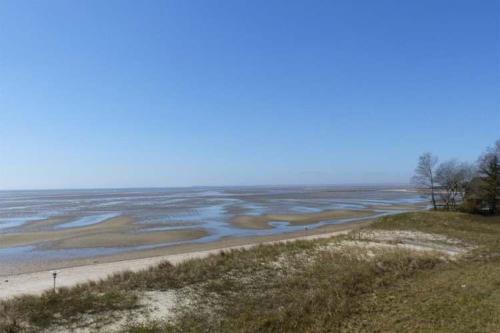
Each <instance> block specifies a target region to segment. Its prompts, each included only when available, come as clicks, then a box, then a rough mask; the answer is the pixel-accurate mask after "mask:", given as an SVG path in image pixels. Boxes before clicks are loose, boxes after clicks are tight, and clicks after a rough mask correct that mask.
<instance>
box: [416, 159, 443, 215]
mask: <svg viewBox="0 0 500 333" xmlns="http://www.w3.org/2000/svg"><path fill="white" fill-rule="evenodd" d="M437 162H438V158H437V157H436V156H434V155H432V154H431V153H424V154H422V155H421V156H420V157H419V159H418V165H417V167H416V168H415V175H414V176H413V178H412V182H413V183H414V184H415V185H416V186H417V187H418V188H421V189H425V190H428V191H430V192H431V201H432V206H433V208H434V209H436V208H437V207H436V197H435V179H434V178H435V172H434V168H435V167H436V164H437Z"/></svg>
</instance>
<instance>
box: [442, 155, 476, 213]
mask: <svg viewBox="0 0 500 333" xmlns="http://www.w3.org/2000/svg"><path fill="white" fill-rule="evenodd" d="M474 173H475V172H474V167H473V165H471V164H469V163H464V162H458V161H457V160H449V161H446V162H443V163H441V164H440V165H439V166H438V168H437V169H436V176H435V182H436V183H437V184H438V185H439V196H440V198H441V200H442V201H443V203H444V205H445V207H446V209H455V208H456V207H457V203H458V201H463V199H464V196H465V193H466V191H467V188H468V184H469V183H470V181H471V180H472V178H473V177H474Z"/></svg>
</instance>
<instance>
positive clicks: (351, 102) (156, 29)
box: [0, 0, 500, 189]
mask: <svg viewBox="0 0 500 333" xmlns="http://www.w3.org/2000/svg"><path fill="white" fill-rule="evenodd" d="M498 138H500V2H499V1H487V0H485V1H473V0H470V1H457V0H450V1H444V0H427V1H396V0H394V1H384V0H381V1H371V0H366V1H333V0H331V1H257V0H252V1H242V0H241V1H239V0H226V1H215V0H214V1H205V0H199V1H194V0H193V1H191V0H179V1H166V0H165V1H99V0H95V1H56V0H51V1H5V0H4V1H0V189H14V188H74V187H78V188H81V187H136V186H137V187H140V186H190V185H253V184H342V183H366V182H369V183H379V182H407V181H408V178H409V177H410V176H411V173H412V171H413V168H414V166H415V162H416V160H417V157H418V155H419V154H420V153H422V152H424V151H431V152H434V153H436V154H438V155H439V156H440V157H441V158H442V159H446V158H452V157H457V158H460V159H464V160H471V161H473V160H475V159H476V157H477V155H478V154H479V153H480V152H481V151H482V150H483V149H484V148H485V147H486V146H487V145H490V144H492V143H493V142H494V141H495V140H496V139H498Z"/></svg>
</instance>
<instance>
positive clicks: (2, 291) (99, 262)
mask: <svg viewBox="0 0 500 333" xmlns="http://www.w3.org/2000/svg"><path fill="white" fill-rule="evenodd" d="M368 223H371V221H367V220H365V221H361V222H352V223H348V224H340V225H327V226H324V227H321V228H318V229H314V230H304V231H300V232H293V233H286V234H279V235H272V236H262V237H243V238H236V237H231V238H225V239H222V240H219V241H216V242H213V243H203V244H200V243H199V244H184V245H179V246H174V247H169V248H159V249H154V250H147V251H137V252H129V253H122V254H119V255H113V256H106V257H99V258H86V259H75V260H67V261H59V262H54V261H51V262H38V263H36V264H28V265H23V266H17V267H15V268H13V269H14V271H13V272H12V273H10V274H2V275H0V277H1V278H0V298H2V299H3V298H8V297H12V296H16V295H20V294H39V293H41V292H43V291H44V290H47V289H50V288H51V287H52V283H53V280H52V270H54V269H57V270H58V277H57V286H59V287H63V286H64V287H69V286H73V285H75V284H78V283H84V282H86V281H89V280H98V279H103V278H106V277H107V276H108V275H110V274H112V273H115V272H120V271H124V270H131V271H139V270H142V269H146V268H148V267H150V266H152V265H156V264H158V263H160V262H162V261H165V260H168V261H170V262H172V263H173V264H177V263H180V262H182V261H185V260H188V259H191V258H203V257H206V256H208V255H210V254H216V253H219V252H220V251H222V250H230V249H242V248H249V247H252V246H256V245H259V244H272V243H275V242H283V241H294V240H301V239H302V240H307V239H318V238H328V237H332V236H335V235H339V234H343V233H347V232H349V231H350V230H352V229H354V228H358V227H361V226H364V225H367V224H368ZM21 272H23V273H21Z"/></svg>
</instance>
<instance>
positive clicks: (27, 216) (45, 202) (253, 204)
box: [0, 186, 426, 262]
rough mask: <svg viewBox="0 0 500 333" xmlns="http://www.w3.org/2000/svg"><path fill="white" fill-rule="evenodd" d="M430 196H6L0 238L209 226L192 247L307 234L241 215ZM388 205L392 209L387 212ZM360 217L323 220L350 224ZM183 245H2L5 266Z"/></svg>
mask: <svg viewBox="0 0 500 333" xmlns="http://www.w3.org/2000/svg"><path fill="white" fill-rule="evenodd" d="M425 200H426V198H424V197H422V196H420V195H418V194H416V193H412V192H406V191H401V189H398V191H391V190H388V188H386V187H335V186H330V187H298V186H297V187H223V188H180V189H179V188H177V189H175V188H170V189H129V190H123V189H121V190H116V189H115V190H60V191H55V190H53V191H0V233H3V234H5V233H12V232H16V233H23V232H26V231H25V228H27V226H28V225H36V224H37V223H39V221H40V222H42V221H43V220H45V219H48V218H54V217H62V218H64V219H61V221H63V222H60V224H53V225H51V224H47V225H44V224H41V223H40V228H41V229H42V230H62V229H67V228H82V227H88V226H92V225H96V224H99V223H105V222H106V221H108V220H110V219H112V218H115V217H119V216H128V217H132V218H133V219H134V220H135V221H136V224H135V225H136V226H137V228H138V229H137V232H157V231H168V230H183V229H190V228H200V227H202V228H204V229H206V230H207V231H208V232H209V235H208V236H205V237H202V238H200V239H197V240H194V241H189V242H210V241H214V240H218V239H220V238H222V237H226V236H234V237H241V236H260V235H271V234H276V233H284V232H292V231H297V230H303V229H304V226H293V225H289V224H288V223H287V222H283V221H277V222H271V223H270V225H271V226H272V228H270V229H267V230H253V229H241V228H238V227H235V226H234V225H232V224H231V223H230V220H231V219H232V218H234V217H235V216H238V215H253V216H256V215H261V214H304V213H318V212H321V211H324V210H332V209H342V210H360V209H369V208H370V207H372V206H377V207H376V212H377V215H384V214H388V213H395V212H397V210H394V209H392V210H389V208H391V207H392V208H396V209H397V207H395V206H398V205H408V204H416V203H420V202H423V201H425ZM384 207H387V208H388V209H387V211H386V210H384ZM352 220H360V218H357V219H338V220H328V221H320V222H318V223H316V224H312V225H308V226H307V227H308V228H309V229H312V228H317V227H319V226H322V225H325V224H333V223H346V222H349V221H352ZM185 242H186V241H184V242H170V243H165V244H148V245H143V246H135V247H121V248H97V249H70V250H67V249H65V250H48V249H47V248H48V247H47V246H46V245H47V244H44V246H30V247H12V248H1V244H0V262H12V261H14V260H20V261H28V260H38V259H41V258H43V259H44V260H45V259H47V260H50V259H51V258H53V259H60V258H80V257H90V256H95V255H106V254H112V253H119V252H124V251H131V250H137V249H146V248H154V247H158V246H168V245H176V244H180V243H185Z"/></svg>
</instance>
